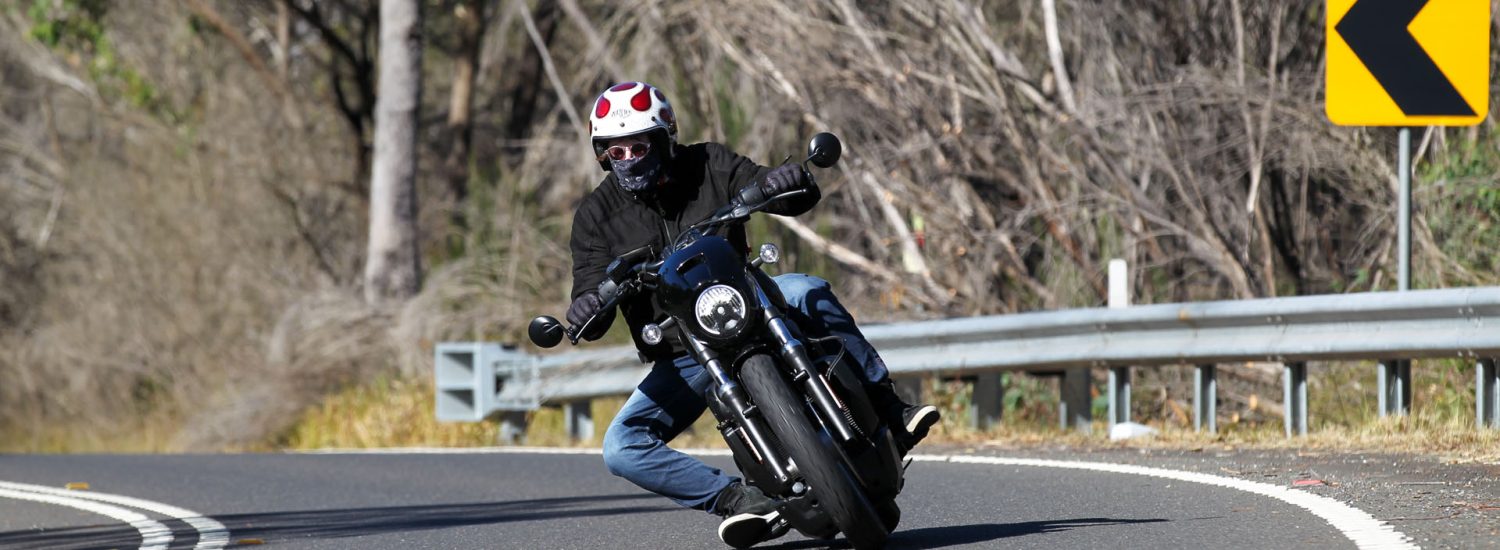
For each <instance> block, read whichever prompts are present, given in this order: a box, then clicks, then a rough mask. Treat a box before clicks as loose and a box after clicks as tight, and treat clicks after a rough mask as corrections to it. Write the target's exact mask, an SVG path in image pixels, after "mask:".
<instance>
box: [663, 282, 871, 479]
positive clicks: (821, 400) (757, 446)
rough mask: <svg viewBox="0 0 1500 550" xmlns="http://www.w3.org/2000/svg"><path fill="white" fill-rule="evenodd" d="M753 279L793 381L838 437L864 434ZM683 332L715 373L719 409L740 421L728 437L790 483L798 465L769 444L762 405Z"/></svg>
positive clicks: (701, 361)
mask: <svg viewBox="0 0 1500 550" xmlns="http://www.w3.org/2000/svg"><path fill="white" fill-rule="evenodd" d="M749 279H750V285H751V288H752V289H754V291H755V298H756V300H757V301H758V302H759V303H760V306H761V311H763V312H764V313H765V316H766V317H765V321H766V326H768V327H770V332H771V334H772V336H773V337H774V340H775V343H776V346H777V351H778V352H779V354H780V356H781V359H782V364H783V365H786V366H787V367H788V369H789V374H790V375H791V379H792V382H794V383H798V384H801V385H802V386H803V388H804V392H803V393H804V394H805V395H807V396H808V397H810V398H811V401H812V404H813V407H814V408H815V409H816V412H817V413H818V416H819V417H820V419H821V420H822V423H823V425H824V426H825V427H827V428H828V430H829V431H830V433H831V434H832V435H833V437H834V438H835V439H836V440H838V441H839V442H840V443H844V442H849V441H853V440H855V439H857V438H859V437H860V435H859V434H858V433H857V432H856V431H855V429H854V428H853V427H852V425H851V424H850V422H848V421H847V420H846V419H847V418H848V415H847V414H846V413H845V410H846V407H845V405H844V404H843V403H842V402H840V401H839V399H838V397H837V396H836V395H835V394H834V392H833V388H832V387H830V386H829V384H828V380H827V378H825V377H824V376H822V375H821V374H819V373H818V371H817V368H816V367H814V366H813V362H812V360H811V359H809V358H808V355H807V348H806V347H805V346H803V344H802V341H801V340H799V339H798V338H797V337H796V335H794V334H793V333H792V331H791V329H790V327H788V326H787V322H786V317H785V316H784V315H783V314H782V313H781V310H780V308H778V307H776V305H775V304H773V303H772V301H771V298H770V296H769V295H768V294H767V293H766V291H765V290H764V289H763V288H761V282H760V281H759V280H757V279H756V278H755V277H750V278H749ZM683 334H684V336H686V337H685V338H684V340H686V341H687V344H688V351H689V352H690V353H692V354H693V357H694V358H695V359H697V360H698V364H700V365H703V367H704V368H705V369H707V370H708V372H709V375H710V376H713V378H714V383H715V389H714V397H716V398H717V400H718V402H719V403H720V404H721V405H722V408H723V409H726V410H723V411H716V412H719V413H721V414H725V415H728V416H730V417H731V419H732V420H734V421H735V422H733V423H734V424H738V426H739V427H740V429H741V431H739V432H737V433H733V434H731V433H728V432H726V433H725V434H724V435H725V437H726V438H730V437H743V438H744V439H742V440H741V442H742V443H745V444H746V447H748V449H749V451H750V454H753V455H754V456H750V457H746V458H748V459H751V460H755V462H756V463H757V464H758V465H759V466H761V467H763V468H765V471H766V473H768V474H770V475H771V476H772V477H774V478H775V481H776V483H777V484H778V485H780V486H782V487H786V486H787V484H789V483H791V481H792V479H793V478H794V477H795V476H796V474H797V472H796V467H795V465H791V464H783V463H782V462H781V460H779V459H777V457H779V456H781V455H782V453H779V452H777V451H776V447H775V446H774V445H772V444H771V440H770V438H769V437H768V434H769V428H768V427H767V426H766V425H765V420H764V418H763V417H762V416H761V412H760V410H759V408H758V407H756V406H755V405H754V404H752V403H750V401H749V399H747V398H746V396H745V390H744V388H742V387H741V386H740V385H739V383H738V382H735V380H734V378H733V377H732V376H730V375H729V372H728V369H726V368H725V366H724V363H723V361H722V360H721V359H720V358H719V355H718V353H716V352H715V351H714V350H713V349H711V348H709V347H708V345H707V344H706V343H704V342H703V341H702V340H699V339H698V338H697V337H695V336H693V335H692V334H691V333H690V332H688V331H686V330H684V331H683ZM720 420H721V422H722V421H724V420H726V419H725V418H720Z"/></svg>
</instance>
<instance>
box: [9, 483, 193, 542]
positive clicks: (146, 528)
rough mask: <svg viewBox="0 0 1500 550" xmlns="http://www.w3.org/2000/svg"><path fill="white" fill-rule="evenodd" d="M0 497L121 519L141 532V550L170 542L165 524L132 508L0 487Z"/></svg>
mask: <svg viewBox="0 0 1500 550" xmlns="http://www.w3.org/2000/svg"><path fill="white" fill-rule="evenodd" d="M0 498H12V499H16V500H29V501H32V502H41V503H45V504H55V505H58V506H67V507H69V508H75V509H78V510H83V511H85V512H93V513H95V514H99V515H101V516H105V517H109V518H111V519H116V520H119V521H123V522H125V523H126V524H129V525H130V526H131V527H134V528H135V530H136V531H139V532H140V533H141V550H166V548H167V545H169V544H171V543H172V530H171V529H168V528H167V526H166V525H163V524H162V523H161V522H159V521H156V520H154V519H151V518H149V517H146V515H145V514H142V513H139V512H136V511H134V510H127V509H125V508H120V507H118V506H109V505H107V504H100V503H97V502H91V501H88V500H84V499H78V498H69V497H61V496H56V495H47V494H41V493H33V492H29V491H15V490H11V489H0Z"/></svg>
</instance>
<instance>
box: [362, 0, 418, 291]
mask: <svg viewBox="0 0 1500 550" xmlns="http://www.w3.org/2000/svg"><path fill="white" fill-rule="evenodd" d="M419 2H420V0H381V1H380V60H379V63H380V73H379V81H378V83H377V84H376V86H377V95H376V100H375V154H374V161H373V166H372V167H371V176H370V248H369V256H368V257H367V258H366V262H367V263H366V264H365V302H367V303H370V304H378V303H383V302H389V301H397V300H402V299H406V298H409V297H411V296H413V295H415V294H416V293H417V291H418V290H420V289H421V285H422V264H421V255H420V254H419V253H418V250H417V108H418V106H419V105H420V104H421V97H422V34H421V30H422V14H421V9H420V6H419Z"/></svg>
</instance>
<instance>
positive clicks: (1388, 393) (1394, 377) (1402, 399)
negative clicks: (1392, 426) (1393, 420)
mask: <svg viewBox="0 0 1500 550" xmlns="http://www.w3.org/2000/svg"><path fill="white" fill-rule="evenodd" d="M1377 373H1378V376H1377V378H1376V380H1375V389H1376V391H1377V392H1378V393H1379V394H1380V396H1379V399H1378V400H1377V401H1378V406H1379V407H1380V417H1381V418H1385V417H1387V416H1402V415H1405V414H1407V413H1409V412H1411V361H1410V360H1406V359H1386V360H1383V361H1381V362H1380V366H1379V370H1378V371H1377Z"/></svg>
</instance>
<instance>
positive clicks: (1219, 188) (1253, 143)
mask: <svg viewBox="0 0 1500 550" xmlns="http://www.w3.org/2000/svg"><path fill="white" fill-rule="evenodd" d="M376 4H377V3H376V2H374V1H373V0H253V1H246V2H229V1H211V0H182V1H181V2H155V3H149V4H148V5H142V6H134V7H133V8H134V9H115V7H114V6H113V4H112V3H109V2H98V1H96V0H40V1H36V2H32V1H26V2H7V3H4V4H3V5H0V213H3V216H0V277H3V286H0V350H3V351H0V433H3V434H7V447H10V448H21V449H27V448H41V447H44V446H51V445H53V444H52V443H46V441H54V440H55V441H59V443H56V446H59V447H68V448H86V447H89V446H95V447H97V446H106V445H109V446H118V445H119V444H120V442H121V441H125V440H128V439H129V437H130V436H129V434H132V433H135V431H137V430H141V429H142V426H143V425H147V424H151V425H157V424H164V425H167V426H171V429H170V430H169V431H170V432H171V433H175V434H177V435H176V437H175V438H172V441H171V442H170V443H163V444H162V445H163V446H167V447H173V448H189V447H191V448H213V447H218V446H222V445H226V444H234V445H249V444H254V443H256V442H260V441H265V440H266V439H267V438H268V437H273V436H275V435H276V434H279V433H281V432H282V431H283V430H285V429H286V427H287V426H288V424H289V422H291V421H292V420H294V419H295V418H296V416H297V415H298V414H301V411H303V410H304V409H305V408H306V407H307V406H308V405H310V404H313V403H316V402H317V400H318V399H319V398H320V397H321V396H322V395H324V394H326V393H327V392H329V391H331V390H333V389H336V388H338V387H340V386H342V385H344V384H347V383H349V382H351V381H358V380H365V379H369V378H370V377H371V376H373V375H374V373H377V372H388V371H393V370H400V371H402V372H405V373H407V374H408V375H416V374H418V373H423V372H425V371H426V369H427V368H428V367H427V366H426V365H427V361H428V359H427V357H429V354H430V346H431V344H432V342H435V341H440V340H460V339H462V340H468V339H491V340H493V339H502V340H509V341H516V340H519V336H520V327H521V326H522V325H523V323H524V322H525V321H526V320H527V319H529V318H530V315H532V314H534V313H536V312H538V311H543V310H546V311H558V310H560V309H561V308H562V306H563V305H564V299H565V296H564V294H565V289H566V285H564V284H559V283H560V282H565V278H566V273H567V270H566V267H567V265H568V258H567V252H566V246H565V243H566V235H565V232H566V228H567V227H568V224H567V217H568V215H569V214H570V213H571V209H572V205H573V204H575V202H576V201H577V200H578V199H579V198H580V197H581V196H582V195H583V194H584V193H586V192H587V191H588V190H589V189H590V188H592V186H593V185H595V184H596V183H597V181H598V179H599V177H600V173H599V172H598V168H597V165H596V164H595V163H593V162H591V160H590V156H589V151H588V148H587V147H586V146H585V140H586V135H585V133H584V132H585V129H584V125H583V123H582V121H581V120H580V116H581V115H580V113H579V112H578V108H579V106H582V105H586V104H588V102H589V101H590V100H591V99H592V97H593V94H595V93H596V92H597V91H598V90H600V89H602V88H603V87H604V86H605V85H607V84H608V83H610V82H613V81H617V80H628V79H641V80H647V81H650V82H652V83H653V84H656V85H658V86H660V87H662V88H663V89H664V90H666V91H668V92H669V94H670V97H671V99H672V100H674V101H675V103H674V106H675V107H676V108H677V110H678V112H679V117H680V118H681V120H682V124H683V129H684V135H683V140H684V141H698V140H710V139H711V140H716V141H722V142H726V143H728V144H730V145H731V146H732V147H733V148H735V149H736V150H738V151H740V152H742V153H744V154H746V155H748V156H751V157H752V158H755V159H757V160H759V161H760V162H763V163H772V162H777V161H779V160H780V159H781V158H782V157H783V156H784V155H786V154H795V153H797V152H799V150H800V148H801V143H802V140H803V139H804V138H805V137H806V136H808V135H810V134H811V133H812V132H814V131H817V130H830V131H833V132H835V133H837V134H839V135H840V136H841V137H843V139H844V140H845V142H846V144H847V154H846V157H845V160H844V161H843V163H842V164H841V167H840V168H838V169H836V170H833V171H829V172H827V173H826V174H824V175H823V176H822V183H823V185H824V186H825V193H824V194H825V197H826V198H825V199H824V202H823V204H822V205H821V206H820V208H819V210H818V211H816V213H815V214H814V215H811V216H808V217H804V218H798V219H782V218H777V219H776V220H775V221H774V222H770V223H766V224H763V225H760V226H758V233H760V235H758V237H764V238H767V239H769V240H774V241H779V242H782V243H783V244H784V245H786V249H787V259H788V265H787V267H789V268H791V269H800V270H816V271H819V272H821V273H822V274H824V275H828V276H830V277H833V278H835V279H836V280H837V281H838V284H839V286H840V288H841V292H842V293H843V294H844V295H845V296H847V297H848V299H849V301H850V302H852V303H853V304H854V305H855V306H856V309H858V312H859V313H860V315H861V316H862V317H863V318H865V319H894V318H918V317H923V318H925V317H938V316H951V315H973V314H985V313H1001V312H1010V311H1019V310H1030V309H1040V308H1058V307H1078V306H1093V305H1098V304H1101V303H1102V302H1103V300H1104V292H1103V281H1104V276H1105V273H1104V266H1105V263H1106V261H1107V259H1109V258H1113V257H1123V258H1126V259H1128V260H1130V262H1131V264H1132V265H1133V266H1135V268H1134V269H1133V273H1134V280H1133V287H1134V293H1135V296H1136V300H1135V301H1137V302H1141V303H1148V302H1164V301H1180V300H1197V299H1220V298H1249V297H1257V296H1273V295H1290V294H1313V293H1326V292H1348V291H1364V290H1370V289H1387V288H1392V287H1393V282H1392V278H1393V276H1392V275H1391V273H1392V272H1393V271H1394V268H1395V258H1394V251H1393V250H1392V249H1393V248H1394V242H1395V238H1394V223H1392V221H1391V220H1393V219H1394V205H1395V200H1394V195H1393V189H1394V181H1395V175H1396V174H1395V172H1394V166H1393V164H1394V163H1393V162H1391V161H1389V160H1388V159H1390V158H1391V157H1392V152H1393V150H1394V148H1393V147H1392V145H1391V143H1392V142H1393V139H1394V138H1393V132H1389V131H1382V130H1359V129H1343V128H1336V127H1334V126H1332V125H1331V124H1329V123H1328V122H1327V120H1326V119H1325V118H1324V117H1323V114H1322V104H1321V101H1322V72H1321V71H1322V69H1321V64H1322V58H1323V36H1322V34H1323V24H1324V21H1323V16H1322V9H1323V3H1321V2H1305V1H1293V0H1269V1H1265V2H1243V1H1229V2H1224V1H1221V0H1189V1H1183V2H1136V1H1129V2H1118V1H1113V0H1109V1H1104V0H1098V1H1095V0H1047V1H1043V2H1032V1H1019V0H1016V1H999V0H997V1H965V0H936V1H931V2H917V1H911V2H902V1H889V2H853V1H851V0H835V1H832V2H814V1H811V0H745V1H740V2H702V1H692V2H665V1H660V0H626V1H623V2H606V1H602V0H477V1H474V0H463V1H460V0H434V1H428V2H424V3H423V5H424V6H425V8H426V9H427V10H428V13H427V14H426V16H425V18H424V19H425V21H424V27H423V28H424V31H425V33H426V35H427V36H426V38H427V51H426V52H424V58H423V62H424V69H423V70H424V76H423V79H424V85H425V87H426V89H425V90H424V92H423V94H422V98H423V103H422V106H421V109H420V119H421V125H422V126H421V130H420V132H421V133H420V134H419V137H418V141H419V143H420V145H419V148H420V151H419V161H418V164H417V167H418V170H419V175H418V181H419V184H418V185H419V191H418V193H419V195H420V196H421V197H422V198H421V199H420V204H421V208H422V209H421V212H420V214H419V216H420V228H421V231H420V233H421V238H422V241H421V249H422V251H423V260H424V263H425V264H427V265H429V266H431V273H430V274H429V275H428V276H427V277H426V280H425V281H424V285H425V286H424V288H423V289H422V292H421V293H420V294H419V295H418V296H417V297H416V298H414V299H412V300H410V301H407V302H405V303H403V304H396V305H391V306H367V305H365V304H363V303H362V302H361V301H360V300H358V299H357V296H359V295H360V294H361V290H362V289H360V288H359V285H360V284H361V283H360V270H361V267H362V266H363V263H364V254H365V252H364V251H365V238H366V231H367V219H366V216H367V214H366V213H367V211H368V208H369V204H368V201H369V194H368V189H367V187H366V182H368V180H369V167H370V154H371V150H370V147H371V143H372V136H373V134H372V128H371V126H372V125H373V120H374V113H373V109H374V105H375V99H376V98H375V97H374V94H375V87H374V83H375V80H374V76H375V75H374V67H375V61H376V58H377V48H376V41H377V37H376V33H375V29H376V24H377V20H376V13H377V11H376V10H375V6H376ZM476 21H478V22H480V23H481V24H480V25H479V26H478V27H477V28H476V27H475V26H474V23H475V22H476ZM89 24H94V25H96V26H97V29H96V28H95V27H90V26H89ZM43 25H51V26H50V27H46V29H45V30H46V31H48V32H50V33H51V34H48V32H42V31H41V30H39V29H42V27H43ZM59 29H61V31H59ZM64 31H65V32H64ZM470 79H472V80H470ZM471 84H472V87H470V86H471ZM444 121H446V123H445V122H444ZM1418 135H1419V143H1420V145H1419V148H1418V150H1419V153H1420V155H1419V158H1418V162H1417V170H1418V171H1419V173H1420V174H1422V175H1423V176H1424V177H1425V179H1426V181H1424V182H1423V184H1422V187H1421V188H1420V189H1421V190H1420V191H1419V192H1418V195H1417V199H1416V202H1417V205H1418V208H1419V211H1418V217H1417V220H1418V223H1417V224H1416V231H1417V233H1416V237H1415V238H1414V248H1415V253H1416V260H1415V269H1414V272H1415V273H1416V277H1417V281H1416V286H1418V287H1435V286H1448V285H1470V284H1486V283H1493V282H1494V280H1495V273H1496V269H1497V263H1496V256H1495V255H1494V254H1493V253H1485V252H1475V250H1474V249H1475V248H1476V247H1477V248H1479V249H1480V250H1493V249H1494V246H1493V245H1495V244H1497V243H1500V238H1497V235H1496V233H1495V231H1496V229H1495V218H1496V216H1497V214H1500V196H1497V195H1496V194H1494V193H1493V192H1491V193H1489V194H1485V192H1484V190H1485V189H1492V188H1493V187H1494V169H1493V168H1494V166H1496V163H1495V161H1494V159H1495V157H1496V154H1495V151H1494V150H1493V149H1494V145H1493V144H1494V143H1495V142H1494V140H1493V124H1492V123H1488V122H1487V123H1486V124H1485V125H1484V126H1483V127H1482V128H1479V129H1476V130H1473V131H1452V130H1448V131H1442V130H1439V131H1434V132H1431V133H1427V134H1422V133H1420V132H1419V133H1418ZM830 260H831V263H830ZM1148 391H1152V390H1151V389H1150V388H1148ZM1418 406H1419V407H1420V406H1421V405H1420V404H1419V405H1418ZM59 431H65V432H66V433H67V434H68V435H66V436H60V437H53V436H50V435H49V436H44V435H42V434H55V433H58V432H59ZM117 434H118V435H117Z"/></svg>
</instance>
